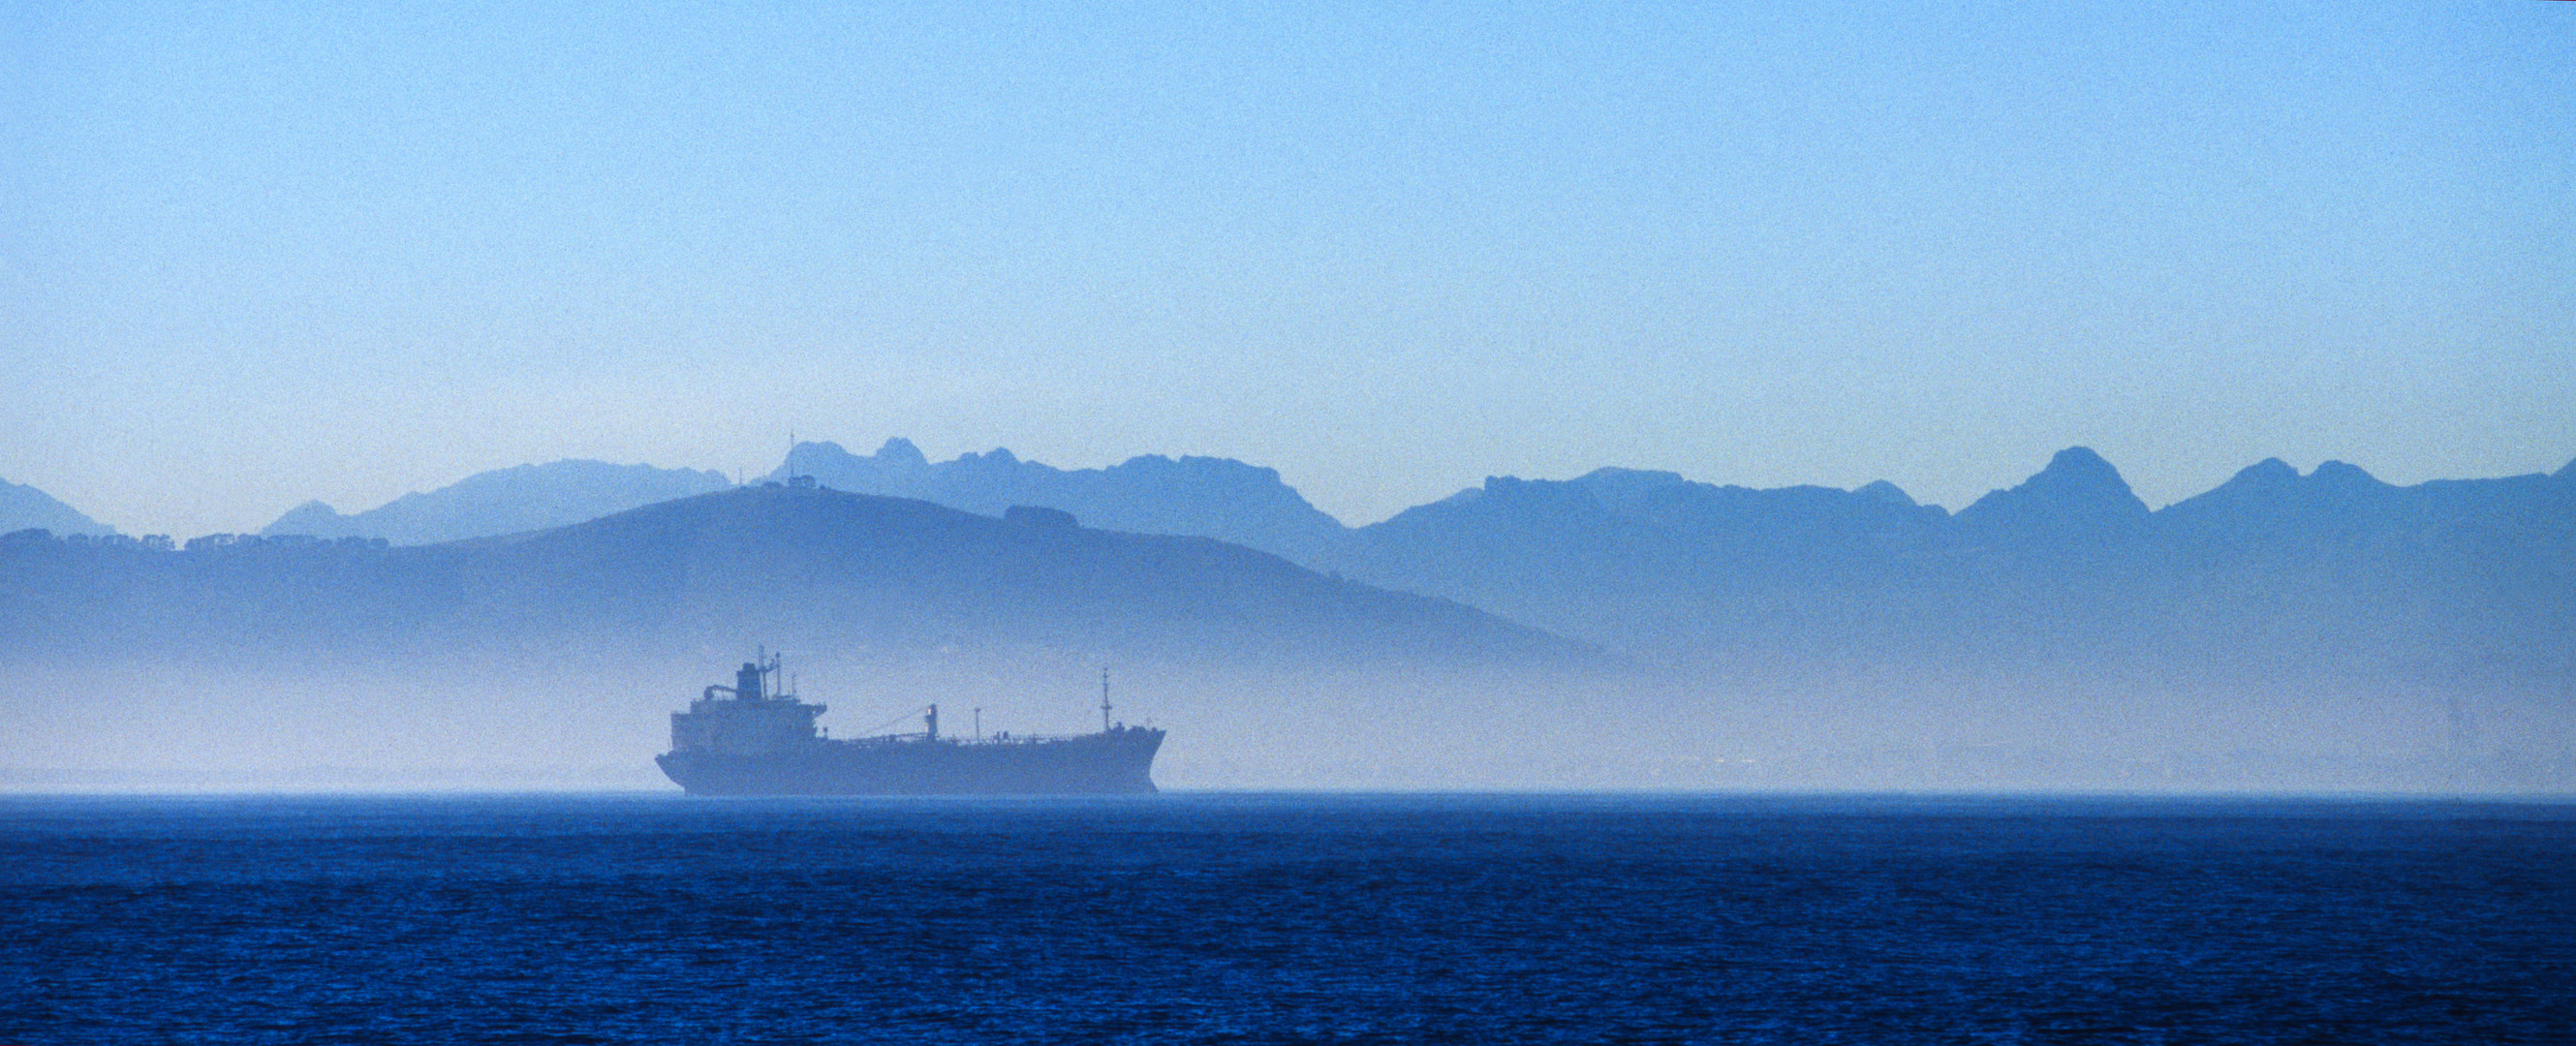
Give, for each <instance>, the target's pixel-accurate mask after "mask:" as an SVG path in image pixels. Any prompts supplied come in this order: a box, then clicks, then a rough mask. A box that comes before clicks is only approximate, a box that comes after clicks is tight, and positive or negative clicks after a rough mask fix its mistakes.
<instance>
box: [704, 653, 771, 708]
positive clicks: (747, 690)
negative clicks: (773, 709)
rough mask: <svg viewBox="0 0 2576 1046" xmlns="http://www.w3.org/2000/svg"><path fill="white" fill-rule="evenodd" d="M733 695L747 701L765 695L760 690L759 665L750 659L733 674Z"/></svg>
mask: <svg viewBox="0 0 2576 1046" xmlns="http://www.w3.org/2000/svg"><path fill="white" fill-rule="evenodd" d="M701 678H704V677H701ZM733 696H735V697H739V698H742V699H743V700H745V701H753V700H758V699H759V698H760V697H761V696H763V695H762V694H761V692H760V666H759V665H755V664H752V663H751V662H749V661H745V662H743V663H742V668H741V669H740V670H739V671H736V672H735V673H734V674H733Z"/></svg>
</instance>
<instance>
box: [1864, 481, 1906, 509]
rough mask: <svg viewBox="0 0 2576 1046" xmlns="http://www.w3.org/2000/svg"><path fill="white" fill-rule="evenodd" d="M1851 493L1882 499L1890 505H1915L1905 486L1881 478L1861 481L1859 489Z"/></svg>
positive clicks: (1875, 499) (1876, 499)
mask: <svg viewBox="0 0 2576 1046" xmlns="http://www.w3.org/2000/svg"><path fill="white" fill-rule="evenodd" d="M1852 493H1854V494H1858V495H1860V496H1862V497H1865V498H1868V499H1870V500H1872V501H1884V502H1887V503H1888V504H1891V505H1903V506H1905V507H1906V508H1913V507H1915V503H1914V495H1911V494H1908V493H1906V492H1905V488H1903V487H1900V486H1897V485H1896V484H1894V483H1890V482H1888V481H1886V480H1883V479H1874V480H1871V481H1869V482H1867V483H1863V484H1861V486H1860V489H1858V490H1855V491H1852Z"/></svg>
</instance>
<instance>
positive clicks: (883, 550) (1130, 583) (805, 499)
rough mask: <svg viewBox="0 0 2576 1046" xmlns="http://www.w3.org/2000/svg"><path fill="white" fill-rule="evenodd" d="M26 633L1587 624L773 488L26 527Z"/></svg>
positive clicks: (1406, 655) (323, 643) (1070, 633)
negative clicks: (227, 525) (50, 529)
mask: <svg viewBox="0 0 2576 1046" xmlns="http://www.w3.org/2000/svg"><path fill="white" fill-rule="evenodd" d="M0 561H5V567H6V569H5V571H0V573H5V580H0V606H5V607H6V608H7V609H8V619H9V625H8V629H7V631H6V632H0V647H11V648H16V649H19V650H22V651H24V650H34V649H44V648H55V649H79V650H88V651H121V652H126V653H129V654H136V653H155V652H157V653H159V654H186V653H188V652H190V651H195V650H214V649H222V650H235V651H239V650H267V651H273V652H274V651H284V652H293V651H300V650H308V649H310V650H328V651H339V652H351V651H359V652H368V651H374V652H382V653H384V654H386V655H388V656H395V657H401V656H425V655H435V656H439V657H453V656H456V655H457V654H459V653H460V652H470V651H478V650H480V651H491V652H500V653H510V652H518V653H527V652H531V651H544V650H551V649H559V648H565V647H578V648H585V649H602V648H607V649H621V650H637V651H654V650H662V649H670V648H679V649H697V648H700V647H708V648H713V649H722V650H732V649H734V648H737V647H740V646H742V645H743V644H744V643H746V642H747V641H749V640H751V639H766V640H767V641H770V642H773V643H781V644H786V645H790V646H793V647H797V648H800V649H805V650H833V651H839V652H842V653H844V654H850V653H855V652H867V651H901V650H918V649H931V648H973V649H984V650H996V649H1015V648H1047V649H1058V650H1071V651H1093V652H1097V653H1099V654H1102V655H1110V654H1123V655H1131V656H1159V657H1165V658H1179V659H1188V658H1203V659H1209V660H1216V661H1235V660H1242V659H1252V660H1255V661H1258V660H1261V659H1282V660H1293V661H1310V660H1320V661H1333V662H1341V661H1370V660H1377V659H1398V660H1404V659H1413V660H1428V661H1447V660H1464V661H1470V662H1474V661H1482V660H1492V659H1501V660H1505V661H1510V660H1515V659H1524V660H1525V659H1530V658H1542V659H1543V658H1548V657H1556V656H1560V655H1566V654H1570V653H1572V652H1574V651H1575V650H1576V648H1575V647H1574V646H1572V645H1571V644H1568V643H1566V642H1564V641H1562V640H1558V639H1555V638H1553V637H1550V636H1547V635H1544V634H1542V633H1539V632H1536V631H1534V630H1531V629H1527V628H1524V627H1521V626H1518V625H1514V624H1511V623H1509V622H1505V621H1501V620H1498V619H1496V618H1493V617H1491V616H1489V615H1486V614H1484V613H1482V612H1480V611H1476V610H1472V609H1469V608H1467V607H1462V606H1459V605H1457V604H1455V603H1451V602H1448V601H1445V600H1440V599H1434V598H1427V597H1422V596H1415V595H1407V594H1401V593H1394V592H1387V591H1382V590H1379V589H1374V588H1369V587H1367V586H1364V585H1360V584H1356V583H1352V582H1347V581H1341V580H1338V579H1334V578H1329V577H1326V576H1323V575H1320V574H1316V573H1314V572H1312V571H1308V570H1305V569H1303V568H1300V567H1297V566H1295V565H1294V564H1291V563H1289V562H1287V561H1286V560H1283V559H1280V558H1279V557H1276V556H1272V555H1269V554H1266V553H1262V552H1256V551H1253V550H1251V549H1246V548H1242V547H1239V546H1234V545H1228V544H1224V543H1221V542H1217V541H1213V540H1209V539H1205V538H1185V537H1166V536H1147V535H1135V534H1123V533H1115V532H1109V531H1102V530H1096V529H1090V528H1087V527H1083V526H1080V525H1078V524H1077V523H1076V521H1075V520H1073V519H1072V518H1070V517H1069V516H1066V515H1065V514H1063V513H1061V512H1055V511H1051V510H1046V509H1034V510H1030V509H1023V510H1018V511H1014V512H1012V513H1011V518H1008V519H995V518H991V517H988V516H978V515H973V514H969V513H965V512H961V511H958V510H955V509H950V508H945V507H941V506H937V505H932V504H928V503H926V502H920V501H911V500H904V499H896V498H883V497H875V496H869V495H859V494H849V493H843V492H837V491H827V490H816V489H812V488H806V489H795V488H788V487H769V488H765V489H764V488H747V489H735V490H729V491H724V492H720V493H715V494H706V495H700V496H697V497H692V498H685V499H681V500H677V501H670V502H665V503H661V504H657V505H652V506H649V507H645V508H641V509H634V510H630V511H626V512H621V513H617V514H613V515H610V516H606V517H603V518H600V519H596V520H591V521H589V522H586V523H582V524H578V525H575V526H569V527H560V528H555V529H550V530H544V531H538V532H533V533H526V534H520V535H513V536H508V537H499V538H486V539H481V540H477V541H471V542H464V543H454V544H446V545H436V546H428V547H418V548H386V547H381V546H371V545H369V544H367V543H365V542H362V541H359V540H356V539H347V540H342V541H336V542H330V541H320V540H315V539H309V538H306V539H288V538H268V539H262V538H251V539H246V540H236V541H231V542H214V541H209V542H195V543H192V547H191V548H190V549H189V550H187V551H183V552H158V553H155V552H149V551H146V550H142V549H139V548H137V549H127V548H122V547H119V548H106V547H103V546H100V547H93V546H75V545H70V544H67V543H64V542H60V541H34V540H23V539H22V540H17V541H13V542H11V543H9V544H7V545H6V546H5V547H0Z"/></svg>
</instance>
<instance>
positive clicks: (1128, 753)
mask: <svg viewBox="0 0 2576 1046" xmlns="http://www.w3.org/2000/svg"><path fill="white" fill-rule="evenodd" d="M1162 744H1163V731H1160V730H1152V729H1137V728H1122V729H1119V730H1114V731H1110V732H1107V733H1099V734H1091V735H1088V736H1084V737H1067V738H1058V739H1049V740H1044V741H1011V742H994V741H986V742H965V743H961V742H957V741H923V740H901V741H895V740H867V741H819V740H818V741H814V742H812V743H810V744H803V745H797V746H794V747H791V748H787V749H784V750H780V751H773V752H765V753H759V754H741V753H728V752H709V751H674V752H669V753H665V754H663V755H660V756H656V757H655V758H654V762H656V763H658V764H660V765H661V767H662V772H663V773H664V774H665V775H668V776H669V777H670V778H671V780H672V782H673V783H675V784H678V785H679V786H680V787H681V788H683V789H686V790H687V791H688V792H689V794H691V795H1121V794H1139V793H1150V792H1153V791H1155V790H1156V789H1155V788H1154V778H1153V766H1154V753H1155V752H1156V751H1158V750H1160V749H1161V747H1162Z"/></svg>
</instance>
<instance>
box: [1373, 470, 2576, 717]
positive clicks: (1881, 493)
mask: <svg viewBox="0 0 2576 1046" xmlns="http://www.w3.org/2000/svg"><path fill="white" fill-rule="evenodd" d="M1337 565H1338V566H1339V567H1340V569H1343V570H1345V571H1347V572H1349V573H1351V574H1352V575H1353V576H1356V577H1360V578H1362V579H1365V580H1368V581H1370V582H1372V583H1376V584H1381V585H1386V586H1388V587H1391V588H1398V589H1403V590H1406V591H1417V592H1423V593H1427V594H1433V595H1442V596H1447V597H1449V598H1452V599H1457V600H1460V601H1462V602H1466V603H1468V604H1470V605H1474V606H1479V607H1483V608H1485V609H1488V610H1492V611H1495V612H1497V613H1501V614H1503V615H1505V616H1507V617H1510V618H1513V619H1514V620H1519V621H1524V622H1528V623H1530V624H1533V625H1536V626H1538V627H1541V628H1545V629H1549V630H1551V631H1555V632H1557V633H1559V634H1563V635H1570V636H1574V637H1577V638H1580V639H1584V640H1587V641H1589V642H1593V643H1596V644H1599V645H1601V646H1603V647H1605V648H1607V649H1611V650H1617V651H1625V652H1630V653H1634V654H1640V655H1643V656H1648V657H1652V658H1657V659H1665V660H1680V661H1686V662H1694V663H1705V662H1711V661H1723V660H1726V659H1730V658H1734V659H1745V660H1750V661H1760V662H1762V663H1766V664H1783V663H1793V664H1805V665H1809V666H1814V665H1837V664H1841V665H1852V664H1865V663H1866V664H1881V665H1911V666H1917V667H1923V666H1938V667H1940V668H1942V669H1943V670H1945V671H1952V670H1955V671H1962V672H1971V673H1984V674H1992V673H1998V672H2000V673H2023V674H2027V673H2029V672H2031V671H2034V670H2039V669H2042V668H2044V667H2046V666H2052V665H2062V666H2073V665H2085V666H2091V667H2092V668H2094V669H2098V670H2100V671H2103V672H2121V673H2130V674H2137V673H2145V674H2148V675H2158V674H2161V675H2162V677H2164V678H2168V679H2172V680H2177V681H2179V680H2184V679H2202V680H2207V679H2213V678H2226V679H2234V680H2239V681H2242V680H2245V679H2265V680H2272V681H2274V682H2276V683H2277V682H2283V681H2291V680H2311V681H2313V680H2315V679H2319V678H2327V677H2334V678H2346V679H2352V678H2377V679H2382V680H2387V679H2399V678H2404V679H2413V680H2418V681H2431V680H2436V679H2450V678H2454V677H2456V676H2457V674H2458V673H2459V672H2460V671H2466V670H2470V669H2469V668H2464V667H2463V666H2470V667H2472V668H2473V669H2474V671H2475V672H2477V673H2482V674H2483V675H2484V676H2486V677H2491V678H2494V679H2511V680H2520V682H2519V683H2515V684H2514V685H2516V686H2524V687H2529V686H2544V687H2545V686H2550V685H2560V684H2551V683H2549V682H2548V681H2549V680H2551V679H2558V680H2562V681H2564V680H2570V679H2576V669H2571V668H2570V665H2571V664H2576V646H2571V643H2570V637H2571V636H2576V474H2571V472H2570V471H2569V470H2562V471H2561V472H2560V473H2559V474H2557V475H2554V476H2543V475H2530V476H2517V477H2511V478H2507V479H2495V480H2445V481H2436V482H2430V483H2425V484H2422V485H2420V486H2416V487H2407V488H2398V487H2391V486H2388V485H2386V484H2383V483H2380V482H2379V481H2377V480H2375V479H2372V478H2371V477H2370V476H2369V475H2368V474H2367V473H2364V472H2363V471H2361V470H2360V469H2357V468H2354V467H2352V466H2350V465H2345V464H2341V463H2333V462H2329V463H2327V464H2325V465H2321V466H2319V467H2318V468H2317V469H2316V471H2315V472H2313V473H2312V474H2310V475H2308V476H2305V477H2302V476H2299V475H2298V474H2297V473H2296V472H2295V471H2294V470H2292V469H2290V468H2289V467H2288V466H2286V465H2283V464H2281V463H2280V462H2278V461H2267V462H2264V463H2262V464H2258V465H2256V466H2253V467H2251V468H2248V469H2246V470H2245V471H2244V472H2242V473H2240V474H2239V475H2238V476H2237V477H2236V478H2235V479H2233V480H2231V481H2229V482H2228V483H2227V484H2225V485H2223V486H2221V487H2220V488H2218V489H2216V490H2213V491H2210V492H2209V493H2207V494H2204V495H2201V496H2199V497H2196V498H2192V499H2188V500H2186V501H2183V502H2179V503H2176V504H2174V505H2171V506H2168V507H2167V508H2165V509H2163V510H2161V511H2154V512H2151V511H2149V510H2148V509H2147V507H2146V506H2145V505H2144V504H2143V503H2141V502H2140V501H2139V500H2138V498H2137V497H2136V495H2135V494H2133V493H2132V492H2131V491H2130V490H2129V488H2128V485H2127V484H2126V483H2125V482H2123V481H2122V480H2121V478H2120V476H2119V473H2118V471H2117V470H2116V469H2114V468H2113V467H2112V466H2111V465H2110V464H2109V463H2107V462H2105V461H2103V460H2102V459H2101V458H2100V457H2099V456H2098V455H2096V454H2094V453H2093V452H2091V451H2089V450H2085V449H2083V448H2070V449H2068V450H2066V451H2064V452H2061V453H2059V454H2058V455H2057V456H2056V457H2055V458H2054V459H2053V460H2051V461H2050V462H2049V464H2048V467H2047V468H2045V469H2043V470H2041V471H2040V472H2039V473H2038V474H2036V475H2034V476H2032V477H2031V478H2030V480H2028V481H2027V482H2025V483H2022V484H2020V485H2018V486H2016V487H2014V488H2012V489H2010V490H2003V491H1996V492H1994V493H1991V494H1988V495H1987V496H1985V497H1983V498H1980V499H1979V500H1978V501H1977V502H1976V503H1975V504H1973V505H1971V506H1970V507H1969V508H1967V509H1966V510H1963V511H1961V512H1960V513H1958V514H1957V515H1956V516H1950V515H1947V514H1945V513H1943V512H1942V511H1941V510H1940V509H1939V508H1938V507H1930V506H1916V505H1914V504H1913V502H1912V499H1911V498H1908V497H1905V496H1904V494H1903V492H1902V491H1898V490H1895V489H1894V488H1893V487H1892V486H1888V485H1884V484H1872V485H1870V486H1868V487H1865V488H1863V489H1862V490H1861V491H1855V492H1848V493H1847V492H1843V491H1837V490H1828V489H1823V488H1815V487H1792V488H1786V489H1781V490H1760V491H1757V490H1746V489H1743V488H1739V487H1715V486H1710V485H1707V484H1701V483H1692V482H1689V481H1686V480H1683V479H1682V478H1681V477H1679V476H1676V475H1673V474H1671V473H1650V472H1633V471H1626V470H1612V469H1605V470H1602V471H1599V472H1595V473H1593V474H1591V475H1588V476H1585V477H1582V478H1580V479H1576V480H1571V481H1532V480H1519V479H1511V478H1505V477H1497V478H1493V479H1488V480H1487V481H1486V482H1485V484H1484V486H1483V487H1481V488H1478V489H1473V490H1469V491H1465V492H1462V493H1460V494H1459V495H1456V496H1453V497H1450V498H1447V499H1444V500H1442V501H1439V502H1435V503H1433V504H1430V505H1424V506H1420V507H1417V508H1414V509H1409V510H1407V511H1405V512H1403V513H1401V514H1398V515H1397V516H1396V517H1394V518H1392V519H1390V520H1387V521H1386V522H1384V523H1380V524H1377V525H1374V526H1370V527H1363V528H1360V529H1359V530H1358V531H1357V532H1356V534H1355V537H1354V541H1353V551H1352V552H1351V553H1350V554H1349V555H1348V556H1346V557H1345V558H1344V559H1342V560H1340V561H1339V562H1338V564H1337ZM2571 685H2576V684H2571Z"/></svg>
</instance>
